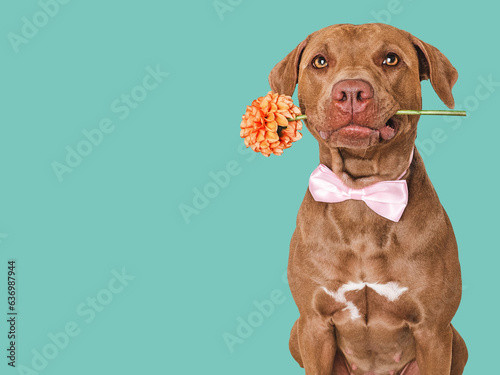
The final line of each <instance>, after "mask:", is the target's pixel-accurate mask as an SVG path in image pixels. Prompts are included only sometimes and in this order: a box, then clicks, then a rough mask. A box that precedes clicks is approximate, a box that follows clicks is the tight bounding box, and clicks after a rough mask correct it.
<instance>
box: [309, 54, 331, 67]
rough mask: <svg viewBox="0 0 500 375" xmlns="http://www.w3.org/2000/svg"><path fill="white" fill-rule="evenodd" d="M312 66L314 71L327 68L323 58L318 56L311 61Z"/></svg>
mask: <svg viewBox="0 0 500 375" xmlns="http://www.w3.org/2000/svg"><path fill="white" fill-rule="evenodd" d="M312 66H314V67H315V68H316V69H321V68H326V67H327V66H328V63H327V62H326V59H325V58H324V57H323V56H321V55H318V56H316V57H315V58H314V59H313V61H312Z"/></svg>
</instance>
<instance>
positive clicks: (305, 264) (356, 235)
mask: <svg viewBox="0 0 500 375" xmlns="http://www.w3.org/2000/svg"><path fill="white" fill-rule="evenodd" d="M457 77H458V75H457V72H456V70H455V68H454V67H453V66H452V65H451V64H450V62H449V61H448V59H447V58H446V57H445V56H444V55H443V54H442V53H441V52H439V51H438V50H437V49H436V48H435V47H433V46H431V45H429V44H427V43H424V42H422V41H421V40H419V39H417V38H415V37H414V36H412V35H411V34H409V33H408V32H406V31H403V30H399V29H396V28H394V27H391V26H388V25H383V24H368V25H334V26H330V27H327V28H325V29H322V30H319V31H317V32H315V33H313V34H311V35H309V36H308V37H307V38H306V39H305V40H304V41H303V42H302V43H300V44H299V45H298V46H297V47H296V48H295V49H294V50H293V51H292V52H290V53H289V54H288V55H287V56H286V57H285V59H283V60H282V61H281V62H280V63H278V64H277V65H276V66H275V67H274V69H273V70H272V71H271V74H270V76H269V82H270V84H271V88H272V89H273V90H274V91H276V92H278V93H280V94H286V95H292V94H293V91H294V89H295V85H296V84H297V83H298V97H299V101H300V108H301V110H302V112H303V113H304V114H306V115H307V117H308V119H307V127H308V129H309V131H310V132H311V134H312V135H313V136H314V137H315V138H316V139H317V140H318V142H319V153H320V155H319V159H320V162H321V163H322V164H324V165H325V166H327V167H328V168H329V169H331V170H332V171H333V172H334V173H335V174H336V175H337V176H338V177H340V179H341V180H342V181H343V182H344V183H345V184H346V185H347V186H348V187H349V188H353V189H361V188H365V187H367V186H371V185H373V184H375V183H377V182H379V181H392V180H398V178H400V179H401V180H406V183H407V186H408V192H409V198H408V204H407V206H406V209H405V210H404V212H403V215H402V217H401V219H400V220H399V221H397V222H396V221H391V220H388V219H386V218H384V217H382V216H380V215H378V214H377V213H375V212H374V211H372V210H371V209H370V208H369V207H368V206H367V204H365V203H364V202H362V201H360V200H346V201H344V202H340V203H323V202H318V201H316V200H315V199H314V198H313V196H312V195H311V192H310V190H308V191H307V192H306V195H305V198H304V201H303V202H302V205H301V207H300V210H299V213H298V217H297V228H296V230H295V232H294V234H293V237H292V240H291V245H290V258H289V264H288V280H289V284H290V289H291V291H292V294H293V296H294V299H295V302H296V304H297V306H298V308H299V312H300V317H299V319H298V320H297V321H296V323H295V325H294V326H293V328H292V332H291V337H290V351H291V353H292V355H293V357H294V358H295V359H296V360H297V362H298V363H299V364H300V365H301V366H302V367H304V368H305V372H306V374H307V375H331V374H335V375H350V374H353V375H361V374H363V375H396V374H398V375H400V374H404V375H417V374H420V375H445V374H452V375H458V374H462V372H463V369H464V366H465V363H466V362H467V348H466V346H465V343H464V341H463V339H462V338H461V337H460V335H459V334H458V332H457V331H456V330H455V329H454V328H453V326H452V325H451V324H450V322H451V319H452V318H453V316H454V314H455V312H456V310H457V308H458V305H459V303H460V298H461V289H462V288H461V276H460V265H459V262H458V252H457V245H456V241H455V236H454V234H453V229H452V227H451V224H450V221H449V219H448V216H447V215H446V212H445V211H444V209H443V207H442V206H441V204H440V202H439V199H438V197H437V195H436V192H435V191H434V188H433V186H432V184H431V182H430V181H429V178H428V176H427V174H426V171H425V167H424V164H423V161H422V158H421V157H420V155H419V153H418V152H417V151H416V150H414V148H415V145H414V143H415V138H416V134H417V121H418V116H403V115H395V113H396V111H397V110H399V109H421V106H422V102H421V90H420V81H421V80H424V79H430V80H431V84H432V86H433V88H434V90H435V91H436V93H437V94H438V96H439V97H440V98H441V100H442V101H443V102H444V103H445V104H446V105H447V106H448V107H450V108H453V106H454V100H453V96H452V93H451V89H452V86H453V85H454V83H455V82H456V80H457ZM413 152H414V155H413ZM412 155H413V156H412ZM410 160H411V163H409V161H410Z"/></svg>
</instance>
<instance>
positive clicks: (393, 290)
mask: <svg viewBox="0 0 500 375" xmlns="http://www.w3.org/2000/svg"><path fill="white" fill-rule="evenodd" d="M365 287H368V288H370V289H373V290H374V291H375V292H376V293H377V294H379V295H381V296H383V297H385V298H387V299H388V300H389V301H391V302H394V301H396V300H397V299H398V298H399V297H400V296H401V294H403V293H404V292H406V291H407V290H408V288H407V287H400V286H399V284H398V283H396V282H394V281H391V282H389V283H387V284H378V283H365V282H360V283H354V282H352V281H349V282H348V283H347V284H344V285H342V286H341V287H340V288H338V289H337V291H336V292H332V291H331V290H328V289H326V288H325V287H324V286H323V287H322V288H323V290H324V291H325V293H326V294H328V295H329V296H331V297H332V298H333V299H334V300H335V301H337V302H339V303H343V304H345V305H346V307H345V308H344V309H343V310H347V311H349V312H350V313H351V319H352V320H354V319H358V318H360V317H361V315H360V314H359V309H358V308H357V307H356V306H355V305H354V303H353V302H351V301H348V300H347V298H346V296H345V294H346V293H347V292H351V291H355V290H362V289H364V288H365Z"/></svg>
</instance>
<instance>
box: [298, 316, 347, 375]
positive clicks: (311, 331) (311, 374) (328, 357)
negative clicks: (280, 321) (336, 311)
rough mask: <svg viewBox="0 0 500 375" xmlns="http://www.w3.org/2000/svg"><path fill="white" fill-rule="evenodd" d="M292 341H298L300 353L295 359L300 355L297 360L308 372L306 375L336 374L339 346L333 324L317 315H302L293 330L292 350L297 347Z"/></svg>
mask: <svg viewBox="0 0 500 375" xmlns="http://www.w3.org/2000/svg"><path fill="white" fill-rule="evenodd" d="M292 340H297V342H296V343H297V344H298V345H297V346H298V353H295V355H294V357H297V354H298V355H300V358H296V359H297V361H298V362H299V363H300V364H301V366H302V367H304V369H305V370H306V375H332V374H334V372H333V369H334V367H333V364H334V359H335V352H336V350H337V344H336V341H335V334H334V327H333V325H332V324H331V322H329V321H327V320H326V319H325V318H323V317H321V316H320V315H317V314H314V315H312V316H307V317H305V316H303V315H301V316H300V318H299V319H298V320H297V322H296V323H295V325H294V327H293V330H292V335H291V342H290V348H291V349H292V347H294V346H295V343H293V342H292ZM295 348H296V347H295ZM292 354H294V353H292Z"/></svg>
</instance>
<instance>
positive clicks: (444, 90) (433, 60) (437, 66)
mask: <svg viewBox="0 0 500 375" xmlns="http://www.w3.org/2000/svg"><path fill="white" fill-rule="evenodd" d="M412 42H413V45H414V46H415V49H416V50H417V54H418V61H419V71H420V80H421V81H422V80H425V79H429V78H430V80H431V84H432V87H433V88H434V91H435V92H436V94H438V96H439V98H440V99H441V100H442V101H443V103H444V104H446V105H447V106H448V108H454V107H455V100H454V99H453V95H452V93H451V89H452V87H453V85H454V84H455V82H456V81H457V79H458V73H457V70H456V69H455V68H454V67H453V65H451V63H450V61H449V60H448V59H447V58H446V56H445V55H443V54H442V53H441V52H440V51H439V50H438V49H437V48H436V47H434V46H431V45H430V44H427V43H425V42H422V41H421V40H420V39H417V38H415V37H414V36H413V35H412Z"/></svg>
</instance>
